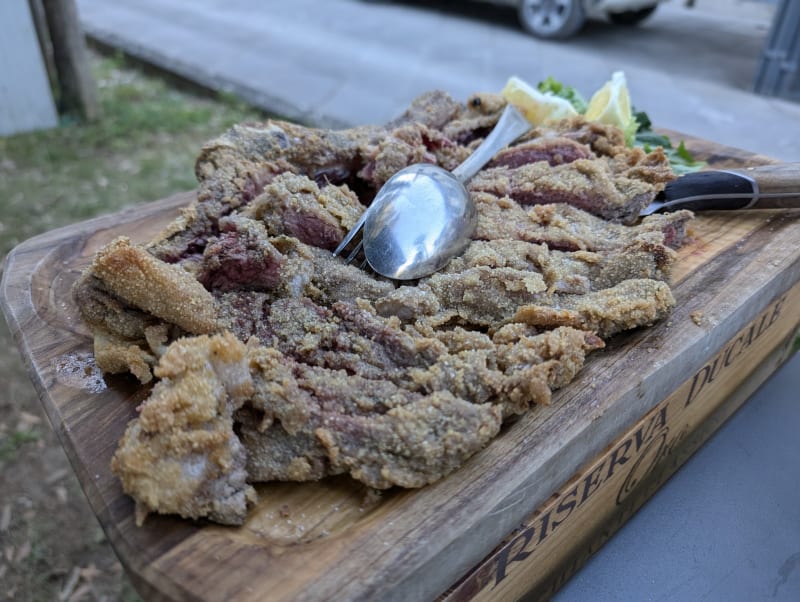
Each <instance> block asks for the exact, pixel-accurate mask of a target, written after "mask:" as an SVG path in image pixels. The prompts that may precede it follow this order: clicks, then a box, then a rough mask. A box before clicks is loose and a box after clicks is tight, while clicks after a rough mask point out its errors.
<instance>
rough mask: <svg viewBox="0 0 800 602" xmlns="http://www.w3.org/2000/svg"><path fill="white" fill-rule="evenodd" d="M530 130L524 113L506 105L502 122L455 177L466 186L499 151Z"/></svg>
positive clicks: (457, 171) (500, 121) (454, 172)
mask: <svg viewBox="0 0 800 602" xmlns="http://www.w3.org/2000/svg"><path fill="white" fill-rule="evenodd" d="M529 129H531V124H530V122H529V121H528V120H527V119H526V118H525V117H524V116H523V115H522V113H520V112H519V111H518V110H517V109H516V107H514V105H511V104H508V105H506V108H505V109H504V110H503V114H502V115H501V116H500V120H499V121H498V122H497V125H496V126H494V129H493V130H492V131H491V133H490V134H489V135H488V136H487V137H486V139H485V140H484V141H483V142H482V143H481V145H480V146H479V147H478V148H476V149H475V151H474V152H473V153H472V154H471V155H470V156H469V157H467V159H466V160H465V161H464V162H463V163H462V164H461V165H459V166H458V167H456V168H455V169H454V170H453V175H454V176H455V177H456V178H458V180H459V181H460V182H461V183H462V184H466V183H467V182H469V181H470V180H471V179H472V176H474V175H475V174H476V173H478V171H480V169H481V168H482V167H483V166H484V165H486V164H487V163H488V162H489V160H491V158H492V157H494V156H495V155H496V154H497V153H498V151H500V150H502V149H504V148H505V147H506V146H508V145H509V144H511V143H512V142H514V140H516V139H517V138H519V137H520V136H522V134H524V133H525V132H527V131H528V130H529Z"/></svg>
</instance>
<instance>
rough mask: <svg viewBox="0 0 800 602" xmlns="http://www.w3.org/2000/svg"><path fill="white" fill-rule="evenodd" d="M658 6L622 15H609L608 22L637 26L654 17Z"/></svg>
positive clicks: (628, 11) (624, 12) (627, 11)
mask: <svg viewBox="0 0 800 602" xmlns="http://www.w3.org/2000/svg"><path fill="white" fill-rule="evenodd" d="M656 6H657V5H656V4H654V5H653V6H645V7H644V8H640V9H637V10H625V11H622V12H621V13H608V20H609V21H611V22H612V23H614V24H615V25H636V24H638V23H641V22H642V21H644V20H645V19H646V18H647V17H649V16H650V15H652V14H653V13H654V12H655V10H656Z"/></svg>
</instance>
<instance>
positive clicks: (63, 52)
mask: <svg viewBox="0 0 800 602" xmlns="http://www.w3.org/2000/svg"><path fill="white" fill-rule="evenodd" d="M42 6H43V7H44V12H45V15H46V16H47V28H48V30H49V31H50V41H51V43H52V45H53V59H54V61H55V65H56V72H57V74H58V86H59V91H60V94H59V103H58V104H59V110H60V111H61V112H62V113H75V114H78V115H80V116H81V117H83V118H84V119H87V120H89V121H93V120H95V119H98V118H99V117H100V115H101V109H100V104H99V102H98V100H97V86H96V85H95V82H94V79H93V78H92V73H91V69H90V66H89V57H88V53H87V51H86V40H85V38H84V36H83V31H82V30H81V26H80V23H79V22H78V10H77V8H76V7H75V0H42Z"/></svg>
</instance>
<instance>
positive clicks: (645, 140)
mask: <svg viewBox="0 0 800 602" xmlns="http://www.w3.org/2000/svg"><path fill="white" fill-rule="evenodd" d="M634 117H635V121H636V122H637V123H638V124H639V127H638V130H637V132H636V135H635V136H634V138H633V146H640V147H641V148H642V149H644V151H645V152H646V153H649V152H650V151H652V150H654V149H655V148H656V147H658V146H660V147H662V148H663V149H664V154H665V155H666V156H667V158H668V159H669V165H670V167H671V168H672V171H673V172H675V175H678V176H682V175H683V174H687V173H691V172H693V171H699V170H700V169H702V168H703V167H705V165H706V162H705V161H696V160H695V158H694V157H693V156H692V153H690V152H689V150H688V149H687V148H686V145H685V144H684V142H683V140H681V141H680V142H679V143H678V146H677V148H676V147H675V146H673V144H672V141H671V140H670V139H669V137H668V136H665V135H664V134H658V133H656V132H654V131H653V124H652V122H651V121H650V117H648V116H647V113H645V112H644V111H638V112H634Z"/></svg>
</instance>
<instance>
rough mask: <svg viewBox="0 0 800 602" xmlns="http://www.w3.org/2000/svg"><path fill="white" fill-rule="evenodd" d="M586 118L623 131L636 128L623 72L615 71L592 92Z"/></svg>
mask: <svg viewBox="0 0 800 602" xmlns="http://www.w3.org/2000/svg"><path fill="white" fill-rule="evenodd" d="M585 116H586V119H588V120H589V121H599V122H600V123H606V124H608V125H615V126H617V127H618V128H620V129H621V130H622V131H623V132H626V133H627V132H628V131H629V130H630V129H631V128H633V129H634V132H635V128H636V123H635V121H634V119H633V112H632V111H631V97H630V94H629V92H628V83H627V81H626V80H625V73H623V72H622V71H615V72H614V73H612V74H611V79H610V80H609V81H607V82H606V83H605V84H603V87H602V88H600V89H599V90H598V91H597V92H595V93H594V96H592V98H591V100H589V106H588V107H587V108H586V115H585Z"/></svg>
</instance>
